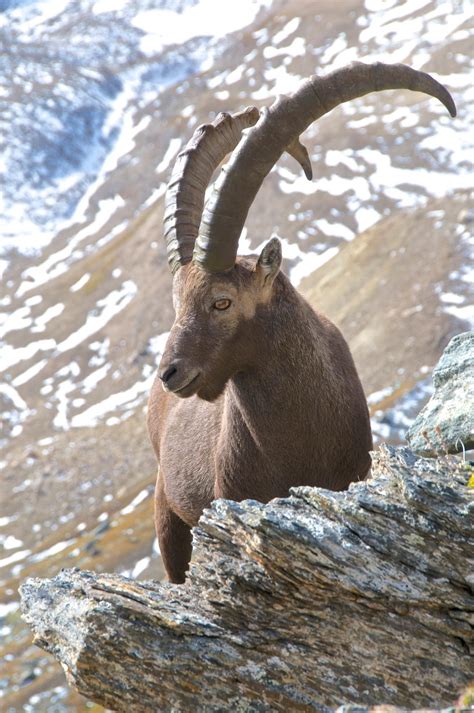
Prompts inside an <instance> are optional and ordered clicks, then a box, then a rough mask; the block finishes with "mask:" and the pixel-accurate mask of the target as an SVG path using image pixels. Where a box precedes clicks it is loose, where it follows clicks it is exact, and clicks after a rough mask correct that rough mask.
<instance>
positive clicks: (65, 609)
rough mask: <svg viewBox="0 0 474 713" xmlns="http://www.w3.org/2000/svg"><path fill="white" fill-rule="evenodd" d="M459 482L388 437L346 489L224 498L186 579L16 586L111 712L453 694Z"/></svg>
mask: <svg viewBox="0 0 474 713" xmlns="http://www.w3.org/2000/svg"><path fill="white" fill-rule="evenodd" d="M468 477H469V474H468V472H467V471H466V470H465V469H464V467H463V466H462V464H461V463H460V459H456V458H441V459H439V460H432V459H416V458H413V454H411V453H409V452H408V451H407V450H406V449H397V450H394V449H386V448H385V449H381V450H380V451H378V452H377V453H376V454H375V455H374V463H373V475H372V478H371V479H369V480H366V481H364V482H361V483H355V484H354V483H353V484H352V485H351V487H350V488H349V490H348V491H346V492H341V493H335V492H331V491H328V490H323V489H320V488H308V487H300V488H295V489H294V490H293V492H292V495H291V497H289V498H286V499H277V500H273V501H272V502H270V503H268V504H266V505H263V504H261V503H257V502H255V501H252V500H247V501H245V502H242V503H235V502H232V501H226V500H216V501H215V502H214V503H213V505H212V508H210V509H209V510H206V511H205V512H204V514H203V516H202V517H201V520H200V522H199V525H198V527H196V528H195V530H194V561H193V564H192V567H191V571H190V573H189V576H188V578H187V580H186V583H185V584H183V585H160V584H157V583H155V582H152V581H147V582H136V581H133V580H130V579H127V578H125V577H122V576H119V575H111V574H94V573H92V572H86V571H81V570H78V569H76V570H63V571H62V572H60V573H59V574H58V575H57V576H56V577H55V578H54V579H28V580H27V581H26V582H25V583H24V584H23V585H22V588H21V594H22V599H23V603H22V607H23V616H24V618H25V620H26V621H27V622H28V624H29V625H30V626H31V628H32V629H33V631H34V633H35V643H36V644H37V645H38V646H40V647H41V648H43V649H45V650H46V651H49V652H50V653H51V654H53V655H54V656H55V657H56V658H57V659H58V660H59V661H60V662H61V664H62V666H63V668H64V670H65V671H66V675H67V677H68V680H69V682H70V683H71V684H72V685H74V686H75V687H76V688H77V689H78V690H79V691H80V692H81V693H82V694H83V695H85V696H87V697H88V698H90V699H92V700H93V701H96V702H97V703H100V704H102V705H103V706H105V707H107V708H111V709H112V710H114V711H124V712H125V711H127V713H128V711H133V713H148V712H149V711H169V710H173V711H176V712H177V713H178V712H179V711H183V712H187V711H195V710H197V711H203V713H219V712H220V711H223V710H226V711H227V710H229V711H240V712H243V711H246V712H247V711H249V712H250V711H252V712H257V711H259V712H260V711H262V712H263V711H295V712H296V711H301V712H302V713H303V712H305V713H308V712H309V711H316V712H317V713H331V712H332V711H334V709H335V708H336V707H338V706H340V705H342V704H344V703H352V704H357V705H358V706H360V707H361V708H358V709H357V710H365V709H364V708H363V707H364V706H370V705H371V704H372V703H374V702H381V703H382V702H383V703H386V704H392V705H398V706H403V707H404V708H405V709H412V708H416V707H420V706H427V705H435V706H436V707H441V706H446V705H451V704H452V702H453V701H454V699H455V698H456V696H457V695H459V692H460V691H461V690H462V689H463V688H464V687H465V686H466V685H467V684H468V683H469V681H470V680H471V678H472V653H473V651H474V639H473V632H472V625H471V622H472V611H473V608H474V604H473V598H472V594H471V588H472V580H471V572H472V543H471V541H470V540H471V538H472V530H473V527H472V523H473V520H472V508H473V505H474V502H473V499H472V494H471V492H470V491H469V489H468V488H467V487H466V483H467V480H468ZM392 710H393V709H392Z"/></svg>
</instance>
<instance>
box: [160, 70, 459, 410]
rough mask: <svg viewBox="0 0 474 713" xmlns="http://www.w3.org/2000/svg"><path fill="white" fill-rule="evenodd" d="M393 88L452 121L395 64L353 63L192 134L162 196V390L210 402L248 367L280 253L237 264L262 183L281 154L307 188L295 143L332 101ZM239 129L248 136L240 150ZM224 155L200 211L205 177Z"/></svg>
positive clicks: (413, 76)
mask: <svg viewBox="0 0 474 713" xmlns="http://www.w3.org/2000/svg"><path fill="white" fill-rule="evenodd" d="M397 88H404V89H412V90H415V91H421V92H424V93H426V94H429V95H431V96H434V97H436V98H437V99H439V100H440V101H441V102H442V103H443V104H444V105H445V106H446V107H447V109H448V111H449V112H450V114H451V116H455V115H456V109H455V106H454V102H453V100H452V97H451V96H450V94H449V92H448V91H447V90H446V89H445V88H444V87H443V86H442V85H441V84H439V83H438V82H437V81H436V80H434V79H433V78H432V77H430V76H429V75H428V74H425V73H424V72H418V71H416V70H413V69H411V68H410V67H407V66H405V65H401V64H394V65H386V64H382V63H380V62H378V63H375V64H363V63H358V62H357V63H353V64H351V65H349V66H348V67H344V68H342V69H338V70H335V71H334V72H332V73H331V74H329V75H327V76H325V77H316V76H313V77H311V78H310V79H308V80H306V81H305V82H304V83H303V84H302V85H301V87H300V88H299V89H297V90H296V91H295V92H294V93H293V94H292V95H290V96H288V97H280V98H279V99H277V100H276V101H275V102H274V103H273V104H272V105H271V106H270V107H269V108H268V109H266V110H264V111H263V112H262V114H260V112H259V110H258V109H256V108H255V107H249V108H247V109H245V110H244V111H243V112H240V113H239V114H235V115H229V114H220V115H219V116H218V117H217V119H216V120H215V121H214V122H213V123H212V124H208V125H204V126H200V127H199V128H198V129H197V130H196V131H195V133H194V135H193V137H192V139H191V141H190V142H189V143H188V145H187V146H186V148H185V149H184V150H183V151H182V152H181V153H180V154H179V155H178V158H177V161H176V164H175V167H174V171H173V174H172V177H171V181H170V183H169V186H168V191H167V197H166V209H165V219H164V223H165V239H166V243H167V249H168V261H169V264H170V268H171V270H172V272H173V274H174V282H173V298H174V305H175V310H176V320H175V323H174V325H173V328H172V330H171V333H170V336H169V339H168V342H167V345H166V349H165V352H164V355H163V358H162V360H161V364H160V367H159V372H158V373H159V375H160V378H161V379H162V382H163V386H164V388H165V389H166V390H167V391H172V392H173V393H175V394H176V395H177V396H182V397H188V396H191V395H193V394H198V395H199V396H200V397H201V398H204V399H206V400H213V399H215V398H217V396H219V394H221V393H222V391H223V389H224V386H225V384H226V382H227V381H228V379H229V378H230V377H231V376H232V375H233V374H235V373H236V372H238V371H242V370H245V369H246V368H248V367H249V366H251V365H252V363H253V362H254V360H256V359H257V360H258V358H259V346H261V345H260V344H259V339H258V338H257V336H256V330H257V328H258V325H259V324H260V325H261V321H262V320H261V319H259V317H261V316H262V314H263V313H265V312H268V310H269V309H270V308H271V304H272V296H273V292H274V289H275V277H276V276H277V273H278V270H279V267H280V263H281V248H280V244H279V241H278V240H277V239H275V238H274V239H272V240H271V241H270V242H269V243H268V244H267V245H266V246H265V248H264V249H263V251H262V253H261V255H260V257H259V258H258V260H256V259H255V258H254V259H245V258H237V249H238V241H239V237H240V233H241V231H242V228H243V225H244V222H245V219H246V217H247V213H248V210H249V208H250V206H251V204H252V201H253V200H254V198H255V196H256V194H257V192H258V190H259V188H260V185H261V183H262V181H263V179H264V178H265V176H266V175H267V174H268V173H269V171H270V170H271V168H272V167H273V165H274V164H275V163H276V162H277V161H278V159H279V158H280V156H281V155H282V153H283V152H285V151H287V152H288V153H290V154H291V155H292V156H294V158H296V159H297V161H298V162H299V163H300V164H301V166H302V168H303V170H304V172H305V174H306V176H307V177H308V178H309V179H311V178H312V171H311V164H310V160H309V156H308V153H307V151H306V149H305V148H304V146H302V144H301V143H300V141H299V136H300V134H301V133H303V132H304V131H305V129H306V128H307V127H308V126H309V125H310V124H311V123H312V122H313V121H315V120H316V119H319V118H320V117H321V116H323V115H324V114H326V113H327V112H328V111H330V110H331V109H333V108H334V107H336V106H337V105H339V104H341V103H342V102H345V101H349V100H350V99H354V98H356V97H360V96H363V95H364V94H367V93H368V92H370V91H379V90H382V89H397ZM257 122H258V123H257ZM250 127H253V128H251V129H250ZM244 129H250V130H249V131H248V133H247V134H246V135H245V138H244V139H243V141H241V142H240V139H241V134H242V131H243V130H244ZM239 142H240V145H239V146H238V148H237V149H236V147H237V144H239ZM234 149H236V150H235V151H234ZM232 151H233V152H234V153H233V155H232V157H231V160H230V161H229V163H228V165H227V166H226V167H224V169H223V170H222V172H221V175H220V177H219V179H218V180H217V181H216V184H215V186H214V189H213V192H212V194H211V196H210V198H209V199H208V201H207V203H206V206H205V207H204V196H205V192H206V188H207V185H208V183H209V181H210V179H211V177H212V174H213V172H214V170H215V169H216V168H217V166H218V165H219V164H220V163H221V161H222V160H223V159H224V158H225V156H226V155H227V154H228V153H230V152H232Z"/></svg>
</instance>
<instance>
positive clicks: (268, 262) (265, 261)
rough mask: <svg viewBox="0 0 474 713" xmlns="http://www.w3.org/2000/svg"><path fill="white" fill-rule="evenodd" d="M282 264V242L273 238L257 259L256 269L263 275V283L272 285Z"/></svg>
mask: <svg viewBox="0 0 474 713" xmlns="http://www.w3.org/2000/svg"><path fill="white" fill-rule="evenodd" d="M280 265H281V243H280V241H279V240H278V238H272V239H271V240H269V241H268V243H267V244H266V245H265V247H264V248H263V250H262V252H261V253H260V257H259V258H258V260H257V265H256V267H255V270H256V272H257V273H259V274H260V275H261V276H262V278H263V279H262V283H263V284H265V285H271V284H272V282H273V280H274V279H275V277H276V276H277V274H278V270H279V269H280Z"/></svg>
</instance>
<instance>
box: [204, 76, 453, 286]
mask: <svg viewBox="0 0 474 713" xmlns="http://www.w3.org/2000/svg"><path fill="white" fill-rule="evenodd" d="M383 89H411V90H413V91H417V92H424V93H425V94H429V95H431V96H433V97H436V98H437V99H439V101H440V102H441V103H442V104H444V106H445V107H446V108H447V109H448V111H449V113H450V114H451V116H456V107H455V105H454V101H453V99H452V97H451V95H450V94H449V92H448V91H447V89H445V87H443V86H442V85H441V84H440V83H439V82H437V81H436V80H435V79H433V78H432V77H431V76H430V75H429V74H426V73H425V72H419V71H417V70H415V69H412V68H411V67H408V66H406V65H403V64H383V63H381V62H376V63H374V64H365V63H362V62H354V63H353V64H350V65H348V66H346V67H343V68H341V69H336V70H335V71H333V72H331V73H330V74H328V75H326V76H323V77H317V76H316V75H314V76H312V77H310V78H309V79H307V80H306V81H305V82H304V83H303V84H302V85H301V86H300V87H299V88H298V89H297V90H296V91H295V92H294V93H293V94H291V95H290V96H288V97H279V98H278V99H277V100H276V101H275V102H274V103H273V104H272V105H271V106H270V107H269V108H268V109H267V110H266V111H265V112H262V115H261V117H260V120H259V122H258V124H257V125H256V126H255V127H254V128H253V129H252V130H251V131H249V132H248V134H247V136H246V137H245V139H244V141H242V143H241V144H240V146H239V147H238V148H237V150H236V151H235V152H234V153H233V155H232V157H231V159H230V161H229V163H228V164H227V166H225V167H224V169H223V170H222V171H221V174H220V176H219V178H218V180H217V181H216V184H215V186H214V189H213V192H212V194H211V196H210V198H209V200H208V201H207V203H206V206H205V208H204V212H203V216H202V220H201V225H200V228H199V234H198V237H197V239H196V243H195V246H194V255H193V260H194V261H195V262H196V263H197V264H198V265H200V266H201V267H202V268H203V269H205V270H208V271H210V272H224V271H226V270H230V269H231V268H232V267H233V266H234V264H235V258H236V255H237V248H238V242H239V237H240V233H241V231H242V228H243V226H244V222H245V219H246V217H247V213H248V211H249V208H250V206H251V204H252V202H253V200H254V198H255V196H256V195H257V192H258V190H259V188H260V186H261V184H262V181H263V179H264V178H265V176H266V175H267V174H268V173H269V172H270V170H271V169H272V167H273V166H274V164H275V163H276V162H277V161H278V159H279V158H280V156H281V155H282V153H283V152H284V151H288V152H289V153H291V154H292V155H293V156H294V157H295V158H296V159H297V160H298V161H299V162H300V163H301V165H302V166H303V168H304V171H305V174H306V176H307V177H308V178H309V177H311V166H310V164H309V158H308V157H307V153H306V154H305V151H306V150H305V149H304V147H303V146H302V145H301V144H300V143H299V139H298V137H299V136H300V134H302V133H303V131H305V130H306V129H307V128H308V126H309V125H310V124H312V122H313V121H316V120H317V119H319V118H320V117H322V116H324V114H327V113H328V112H329V111H331V109H334V107H336V106H338V105H339V104H342V103H343V102H346V101H349V100H351V99H355V98H356V97H361V96H363V95H364V94H368V93H369V92H372V91H381V90H383Z"/></svg>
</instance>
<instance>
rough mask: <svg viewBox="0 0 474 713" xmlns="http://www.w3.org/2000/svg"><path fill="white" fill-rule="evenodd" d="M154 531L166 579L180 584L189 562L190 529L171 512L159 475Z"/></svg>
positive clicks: (190, 549) (156, 490) (190, 550)
mask: <svg viewBox="0 0 474 713" xmlns="http://www.w3.org/2000/svg"><path fill="white" fill-rule="evenodd" d="M155 530H156V536H157V537H158V544H159V546H160V552H161V557H162V558H163V564H164V565H165V569H166V574H167V575H168V579H169V581H170V582H173V584H182V583H183V582H184V578H185V575H186V572H187V570H188V568H189V562H190V560H191V552H192V535H191V528H190V527H189V525H187V524H186V523H185V522H183V520H181V518H180V517H178V516H177V515H176V513H174V512H173V511H172V510H171V508H170V506H169V504H168V501H167V499H166V494H165V492H164V488H163V483H162V479H161V477H160V474H158V478H157V481H156V489H155Z"/></svg>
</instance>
